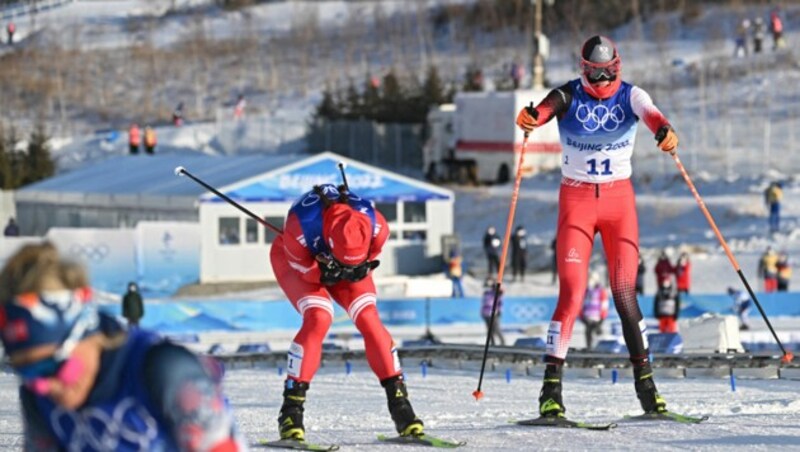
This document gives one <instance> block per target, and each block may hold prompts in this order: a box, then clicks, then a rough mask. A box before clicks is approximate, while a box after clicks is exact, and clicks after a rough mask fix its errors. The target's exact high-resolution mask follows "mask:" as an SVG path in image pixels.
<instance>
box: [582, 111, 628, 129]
mask: <svg viewBox="0 0 800 452" xmlns="http://www.w3.org/2000/svg"><path fill="white" fill-rule="evenodd" d="M575 119H577V120H578V121H579V122H580V123H581V124H582V125H583V128H584V129H585V130H586V131H588V132H594V131H596V130H599V129H600V128H601V127H602V128H603V130H605V131H606V132H613V131H615V130H617V129H618V128H619V126H620V124H622V122H623V121H625V111H624V110H623V109H622V107H621V106H619V105H614V106H613V107H612V108H608V107H607V106H605V105H603V104H597V105H594V106H591V107H590V106H589V105H586V104H580V105H578V110H577V111H576V112H575Z"/></svg>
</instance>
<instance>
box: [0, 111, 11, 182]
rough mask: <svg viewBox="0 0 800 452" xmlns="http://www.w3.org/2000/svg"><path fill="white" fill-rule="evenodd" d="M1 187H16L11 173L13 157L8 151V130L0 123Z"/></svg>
mask: <svg viewBox="0 0 800 452" xmlns="http://www.w3.org/2000/svg"><path fill="white" fill-rule="evenodd" d="M0 188H2V189H3V190H11V189H13V188H14V180H13V176H12V173H11V158H10V156H9V153H8V142H7V141H6V132H5V129H4V127H2V125H0Z"/></svg>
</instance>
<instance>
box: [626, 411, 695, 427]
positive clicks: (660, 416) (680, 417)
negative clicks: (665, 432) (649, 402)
mask: <svg viewBox="0 0 800 452" xmlns="http://www.w3.org/2000/svg"><path fill="white" fill-rule="evenodd" d="M705 420H708V416H700V417H694V416H687V415H685V414H679V413H673V412H672V411H666V412H664V413H645V414H640V415H638V416H625V417H624V418H623V419H622V421H623V422H636V421H672V422H679V423H681V424H699V423H701V422H703V421H705Z"/></svg>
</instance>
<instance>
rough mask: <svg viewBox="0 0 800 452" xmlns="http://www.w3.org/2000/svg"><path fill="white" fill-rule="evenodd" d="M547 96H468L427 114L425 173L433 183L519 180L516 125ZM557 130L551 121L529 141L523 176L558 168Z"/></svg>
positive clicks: (509, 93)
mask: <svg viewBox="0 0 800 452" xmlns="http://www.w3.org/2000/svg"><path fill="white" fill-rule="evenodd" d="M548 92H549V91H548V90H519V91H499V92H464V93H459V94H457V95H456V97H455V99H454V103H453V104H445V105H441V106H439V107H438V108H436V109H434V110H432V111H431V112H430V113H429V114H428V130H429V138H428V140H427V141H426V143H425V146H424V149H423V164H424V167H423V170H424V171H425V175H426V177H427V178H428V180H430V181H434V182H457V183H473V184H477V183H500V184H502V183H506V182H508V181H509V180H511V178H512V177H514V175H515V174H516V171H517V164H518V162H519V152H520V150H521V149H522V141H523V133H522V131H521V130H520V129H519V127H517V126H516V124H515V123H514V120H515V118H516V115H517V113H518V112H519V110H520V109H522V108H523V107H524V106H526V105H529V104H530V103H531V102H533V103H534V104H536V103H538V102H540V101H541V100H542V99H544V97H545V96H546V95H547V93H548ZM560 153H561V143H560V142H559V139H558V126H557V124H556V123H555V121H551V122H550V123H548V124H546V125H545V126H543V127H539V128H537V129H536V130H535V131H534V132H533V133H532V134H531V135H530V137H529V139H528V145H527V148H526V153H525V162H524V164H523V168H522V173H523V175H524V176H531V175H533V174H536V173H537V172H539V171H542V170H550V169H553V168H557V167H558V166H559V165H560Z"/></svg>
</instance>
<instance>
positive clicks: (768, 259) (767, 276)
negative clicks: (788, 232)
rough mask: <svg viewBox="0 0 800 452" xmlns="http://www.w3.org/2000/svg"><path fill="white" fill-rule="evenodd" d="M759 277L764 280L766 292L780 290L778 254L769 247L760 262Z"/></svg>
mask: <svg viewBox="0 0 800 452" xmlns="http://www.w3.org/2000/svg"><path fill="white" fill-rule="evenodd" d="M758 276H760V277H761V278H762V279H763V280H764V292H775V291H776V290H777V289H778V253H776V252H775V251H773V250H772V247H771V246H768V247H767V250H766V251H764V254H762V255H761V259H759V261H758Z"/></svg>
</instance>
